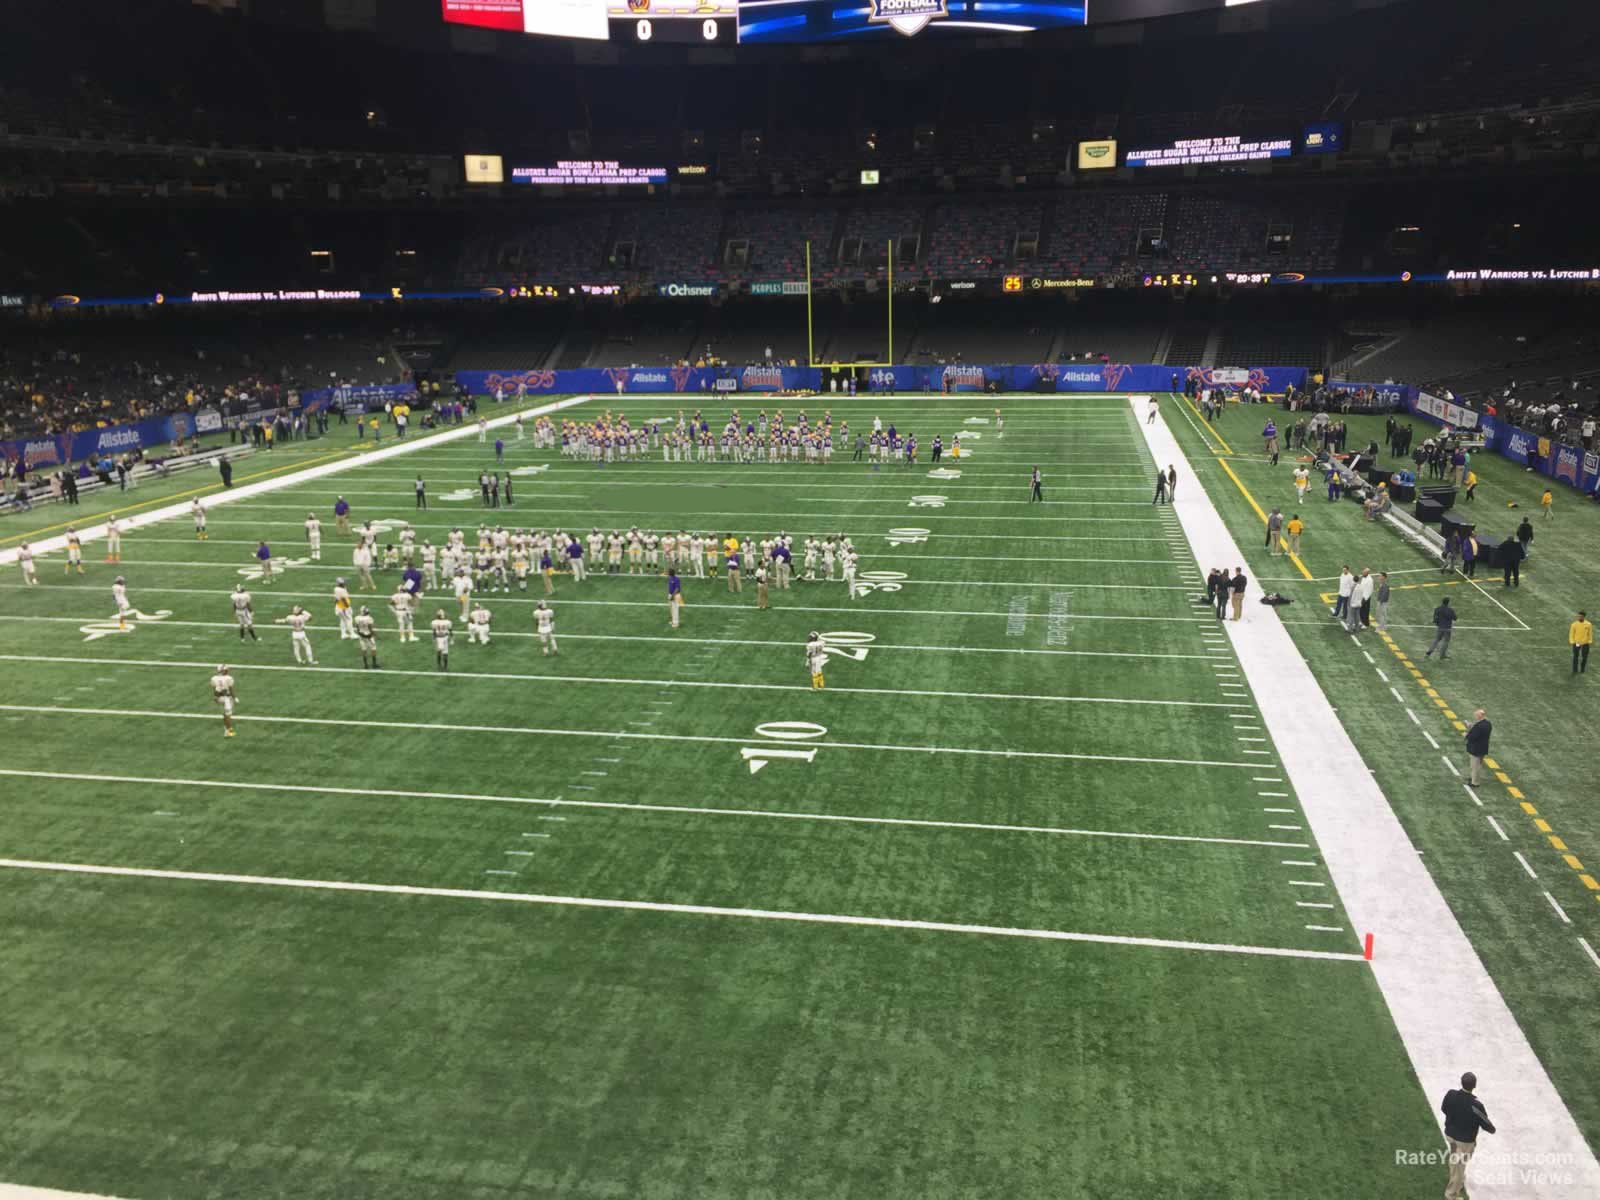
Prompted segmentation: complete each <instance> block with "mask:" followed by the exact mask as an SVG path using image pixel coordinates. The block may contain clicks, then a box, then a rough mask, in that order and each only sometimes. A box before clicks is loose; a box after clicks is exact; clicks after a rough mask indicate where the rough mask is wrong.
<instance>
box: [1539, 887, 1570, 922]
mask: <svg viewBox="0 0 1600 1200" xmlns="http://www.w3.org/2000/svg"><path fill="white" fill-rule="evenodd" d="M1544 898H1545V899H1546V900H1548V901H1550V907H1551V908H1553V909H1555V910H1556V916H1558V917H1560V918H1561V922H1562V924H1564V925H1571V924H1572V918H1571V917H1569V916H1567V910H1566V909H1564V908H1562V907H1561V904H1560V902H1559V901H1558V900H1557V899H1556V898H1555V897H1554V896H1552V895H1551V894H1550V893H1549V892H1546V893H1545V894H1544Z"/></svg>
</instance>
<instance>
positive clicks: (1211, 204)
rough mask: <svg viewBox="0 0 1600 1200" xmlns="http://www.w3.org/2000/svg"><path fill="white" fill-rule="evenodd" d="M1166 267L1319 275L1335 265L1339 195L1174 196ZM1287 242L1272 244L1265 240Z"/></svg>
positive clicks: (1239, 192) (1234, 193)
mask: <svg viewBox="0 0 1600 1200" xmlns="http://www.w3.org/2000/svg"><path fill="white" fill-rule="evenodd" d="M1167 217H1168V219H1167V243H1168V247H1169V254H1170V261H1171V265H1172V266H1174V267H1181V268H1183V269H1184V270H1190V271H1193V270H1205V271H1230V270H1241V271H1282V270H1296V271H1312V270H1317V271H1322V270H1328V269H1331V268H1332V267H1334V266H1335V265H1336V262H1337V258H1338V248H1339V230H1340V226H1341V225H1342V223H1343V219H1344V211H1343V195H1342V193H1340V192H1339V191H1338V190H1337V189H1333V190H1330V189H1323V191H1322V193H1320V194H1317V195H1308V194H1305V193H1300V192H1295V193H1286V192H1270V191H1255V192H1252V191H1250V190H1248V189H1247V188H1246V189H1239V190H1236V191H1232V192H1230V193H1229V194H1227V195H1221V194H1218V193H1177V194H1175V195H1174V196H1173V197H1172V202H1171V204H1170V205H1169V207H1168V210H1167ZM1273 235H1276V236H1278V237H1286V238H1287V239H1288V240H1287V241H1286V242H1279V243H1278V244H1276V245H1274V244H1273V243H1272V242H1271V241H1269V237H1271V236H1273Z"/></svg>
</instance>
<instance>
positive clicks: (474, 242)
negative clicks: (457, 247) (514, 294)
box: [462, 211, 612, 286]
mask: <svg viewBox="0 0 1600 1200" xmlns="http://www.w3.org/2000/svg"><path fill="white" fill-rule="evenodd" d="M611 221H612V216H611V214H610V213H607V212H604V211H601V212H589V213H580V212H567V213H561V214H541V215H540V216H538V217H536V218H535V217H530V218H529V219H528V221H527V222H526V223H518V224H515V225H513V224H510V223H497V225H496V226H495V228H494V229H493V231H492V232H487V233H480V234H475V235H474V236H472V238H471V239H470V240H469V241H468V243H467V247H466V251H465V253H464V255H463V259H462V272H463V276H464V278H463V282H465V283H468V284H473V285H485V284H491V285H497V286H506V285H526V284H540V283H582V282H586V281H590V280H593V279H595V278H596V277H597V276H598V275H599V273H600V269H601V267H602V265H603V264H604V258H605V254H606V240H607V236H608V234H609V232H610V229H611Z"/></svg>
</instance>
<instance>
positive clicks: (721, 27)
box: [440, 0, 1265, 45]
mask: <svg viewBox="0 0 1600 1200" xmlns="http://www.w3.org/2000/svg"><path fill="white" fill-rule="evenodd" d="M440 2H441V4H442V6H443V11H444V19H445V20H446V21H447V22H449V23H451V24H454V25H473V26H477V27H479V28H483V29H501V30H508V31H511V32H519V33H527V34H534V35H537V36H540V37H549V38H568V39H582V40H588V41H608V42H616V43H624V44H625V43H633V44H635V45H651V44H660V43H668V44H670V43H677V44H680V45H682V44H687V45H733V44H735V43H745V44H765V43H806V42H849V43H852V44H861V43H876V44H883V43H886V42H894V41H899V40H903V39H905V38H913V37H918V36H923V35H926V36H928V37H937V38H947V37H968V38H970V37H981V36H984V35H989V34H1019V33H1020V34H1026V33H1038V32H1041V31H1043V30H1050V29H1071V28H1079V27H1082V26H1085V25H1088V24H1091V23H1093V24H1096V25H1099V24H1105V23H1108V22H1116V21H1132V20H1143V19H1148V18H1161V17H1168V16H1177V15H1180V14H1187V13H1203V12H1208V11H1216V12H1221V11H1223V10H1224V9H1228V8H1233V7H1236V6H1238V5H1240V4H1257V3H1265V0H440Z"/></svg>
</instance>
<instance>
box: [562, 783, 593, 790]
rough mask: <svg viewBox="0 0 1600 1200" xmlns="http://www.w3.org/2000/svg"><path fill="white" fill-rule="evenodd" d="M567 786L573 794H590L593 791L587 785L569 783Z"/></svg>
mask: <svg viewBox="0 0 1600 1200" xmlns="http://www.w3.org/2000/svg"><path fill="white" fill-rule="evenodd" d="M567 786H568V787H570V788H571V789H572V790H573V791H575V792H592V791H594V788H592V787H590V786H589V785H588V784H587V783H569V784H568V785H567Z"/></svg>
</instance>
